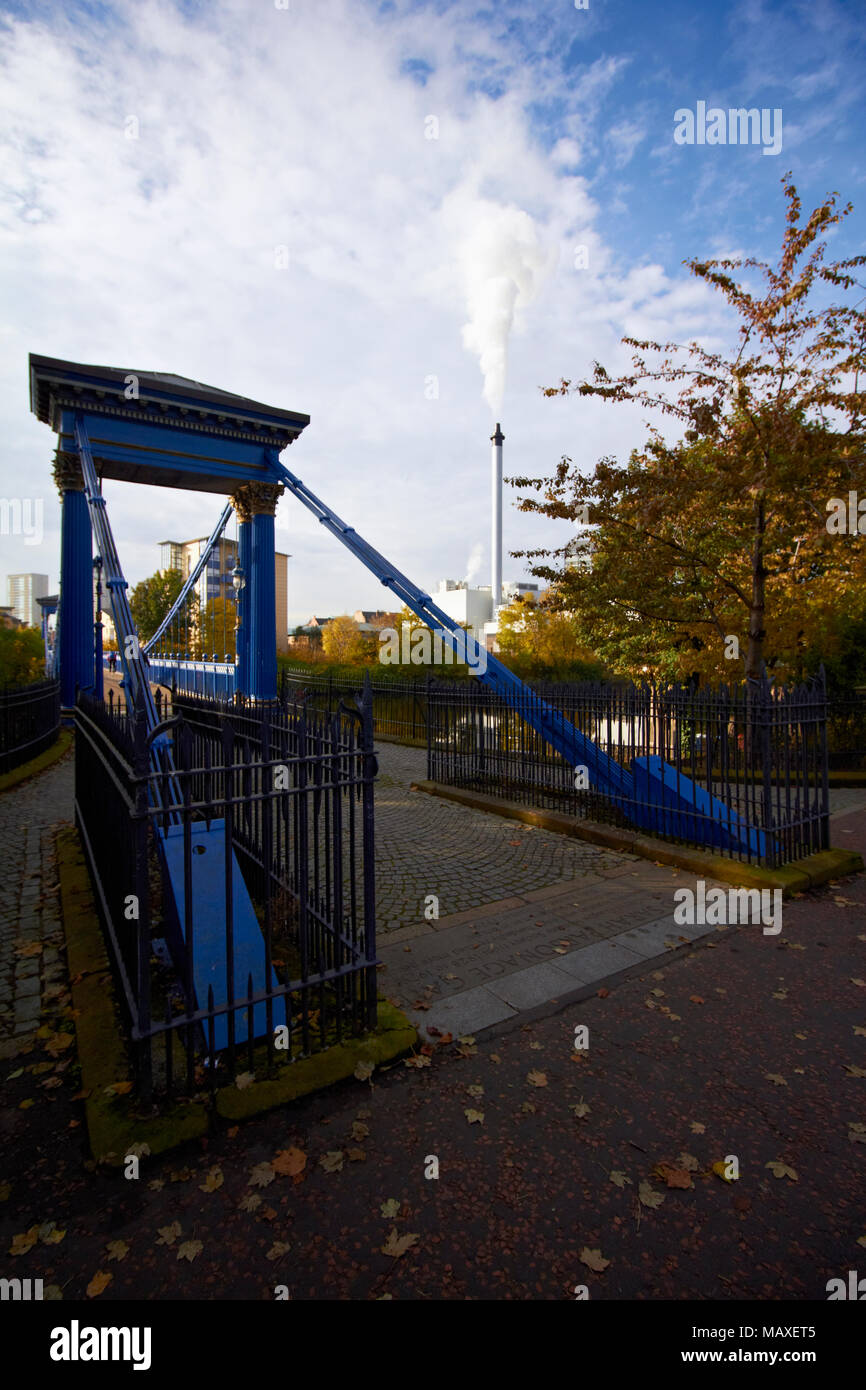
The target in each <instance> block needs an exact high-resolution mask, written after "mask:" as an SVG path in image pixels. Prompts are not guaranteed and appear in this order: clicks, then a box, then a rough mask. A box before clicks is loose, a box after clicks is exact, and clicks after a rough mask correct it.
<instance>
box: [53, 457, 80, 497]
mask: <svg viewBox="0 0 866 1390" xmlns="http://www.w3.org/2000/svg"><path fill="white" fill-rule="evenodd" d="M51 471H52V475H53V477H54V482H55V484H56V486H57V491H58V492H59V493H60V495H61V497H62V496H63V494H64V492H83V491H84V477H83V475H82V472H81V460H80V459H79V457H78V455H77V454H67V453H64V452H63V450H62V449H56V450H55V452H54V467H53V468H52V470H51Z"/></svg>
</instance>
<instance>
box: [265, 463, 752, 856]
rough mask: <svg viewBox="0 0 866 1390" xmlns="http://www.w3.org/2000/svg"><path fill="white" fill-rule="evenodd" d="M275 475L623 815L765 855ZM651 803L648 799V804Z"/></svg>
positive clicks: (730, 822) (726, 817)
mask: <svg viewBox="0 0 866 1390" xmlns="http://www.w3.org/2000/svg"><path fill="white" fill-rule="evenodd" d="M276 467H277V468H278V470H279V473H280V477H281V479H282V481H283V483H284V484H285V486H286V487H287V488H288V490H289V491H290V492H291V493H292V495H293V496H294V497H296V498H297V499H298V501H299V502H302V503H303V504H304V506H305V507H306V508H307V509H308V511H310V512H312V513H313V515H314V516H316V517H318V519H319V521H320V522H321V524H322V525H323V526H324V527H325V529H326V530H327V531H330V533H331V535H332V536H335V537H336V539H337V540H338V541H339V542H340V543H341V545H344V546H345V547H346V549H347V550H350V551H351V552H352V554H353V555H354V556H356V558H357V559H359V560H360V561H361V564H362V565H365V566H366V568H367V569H368V570H370V571H371V572H372V573H373V574H375V575H376V576H377V578H378V579H379V580H381V582H382V583H383V584H384V585H385V586H386V588H388V589H390V590H391V592H392V593H393V594H395V595H396V596H397V598H399V599H400V600H401V602H402V603H404V604H405V605H406V607H407V608H409V609H410V610H411V611H412V612H413V613H415V614H416V616H417V617H419V618H420V619H421V621H422V622H424V623H426V624H427V625H428V626H429V627H430V628H432V629H433V630H434V631H438V632H439V634H440V635H441V637H442V638H443V640H444V641H446V642H448V643H449V645H450V646H451V647H452V648H453V650H454V651H455V653H456V654H457V655H458V656H459V657H461V658H462V659H464V660H466V661H467V664H468V665H469V668H470V670H473V671H474V674H475V676H476V677H477V679H478V680H480V681H482V682H483V683H484V684H485V685H488V686H490V687H491V688H492V689H493V690H495V691H496V692H497V694H499V695H500V696H501V697H502V698H503V699H504V700H505V701H506V702H507V703H508V704H509V705H511V706H512V708H514V709H516V710H517V711H518V713H520V714H521V715H522V716H523V718H524V719H525V720H526V722H527V723H528V724H530V725H531V726H532V728H534V729H536V730H537V731H538V733H540V734H541V736H542V738H543V739H544V740H545V741H546V742H547V743H549V744H550V745H551V747H552V748H554V749H555V750H556V752H557V753H559V754H561V756H562V757H563V758H564V759H565V761H566V762H567V763H568V764H569V765H570V766H572V767H575V768H576V767H579V766H583V767H585V768H586V769H587V777H588V779H589V781H590V783H591V785H592V786H593V787H595V788H596V789H597V790H598V791H600V792H602V793H603V794H604V795H606V796H608V797H609V798H610V800H611V801H612V803H613V804H614V805H615V806H616V807H617V808H618V809H619V810H620V811H621V812H622V814H623V815H624V816H625V817H626V818H627V819H628V820H630V821H631V822H632V824H633V825H637V826H639V827H640V828H641V829H642V830H649V831H652V832H654V833H662V834H667V835H675V836H682V837H684V838H689V839H698V840H701V841H703V843H705V844H707V845H711V846H713V847H715V848H719V849H733V850H739V851H742V850H746V851H748V852H749V853H751V854H752V855H760V856H763V855H764V854H765V852H766V847H767V844H766V837H765V835H764V832H763V831H762V830H758V829H757V828H755V827H753V826H749V825H748V824H746V822H745V821H743V820H742V819H741V817H740V816H739V815H738V814H737V813H736V812H735V811H733V810H732V809H731V808H730V807H729V806H726V805H725V803H724V802H723V801H721V800H720V799H719V797H716V796H713V795H712V794H711V793H710V792H708V791H706V790H705V789H704V788H703V787H699V786H697V785H696V784H695V783H694V782H692V781H691V780H690V779H689V778H687V777H683V776H682V775H681V774H680V773H678V772H677V770H676V768H674V767H671V765H670V764H669V763H665V762H663V761H662V759H661V758H658V757H645V758H635V759H634V761H633V762H632V767H631V771H630V772H629V771H627V770H626V769H625V768H623V767H621V766H620V764H619V763H617V762H616V761H615V760H614V759H613V758H611V757H609V756H608V755H607V754H606V753H605V752H603V751H602V749H600V748H598V747H597V746H596V744H594V743H593V742H592V741H591V740H590V739H588V738H587V737H586V735H585V734H582V733H581V732H580V730H579V729H576V728H575V727H574V725H573V724H572V723H571V722H570V720H568V719H566V717H565V715H563V714H562V713H560V711H559V710H557V709H554V707H553V706H552V705H549V704H547V703H546V702H545V701H544V700H542V699H541V697H540V696H538V695H536V694H535V692H534V691H532V690H530V688H529V687H528V686H527V685H524V683H523V681H521V680H518V678H517V676H515V675H514V673H513V672H512V671H509V670H508V667H507V666H504V665H503V664H502V662H501V661H497V659H496V657H495V656H493V655H491V654H488V653H486V652H485V653H483V659H482V653H481V649H480V647H479V646H478V643H477V642H476V641H475V640H474V639H473V638H470V637H468V636H467V634H466V633H465V632H464V631H463V629H462V628H461V627H460V626H459V624H458V623H456V622H455V621H454V619H453V618H450V617H449V616H448V614H447V613H445V612H443V610H442V609H441V608H439V607H438V605H437V604H435V603H433V601H432V600H431V598H430V595H429V594H425V593H424V591H423V590H422V589H420V588H419V587H418V586H417V584H413V583H412V581H411V579H408V578H407V577H406V575H405V574H401V573H400V571H399V570H398V569H396V568H395V567H394V566H393V565H392V564H390V563H389V562H388V561H387V560H386V559H385V557H384V555H381V554H380V553H379V551H378V550H375V549H374V548H373V546H371V545H370V544H369V542H367V541H365V540H364V539H363V537H362V536H359V535H358V533H357V531H355V529H354V527H352V526H348V525H347V524H346V522H345V521H341V519H340V518H339V517H338V516H337V514H336V513H335V512H333V511H332V510H331V508H330V507H328V506H327V505H326V504H325V503H324V502H323V501H322V500H321V499H320V498H318V497H317V496H316V495H315V493H313V492H311V491H310V489H309V488H308V487H305V486H304V484H303V483H302V482H301V480H300V478H296V477H295V475H294V474H293V473H290V472H289V470H288V469H287V468H286V467H284V465H283V464H281V463H277V464H276ZM647 803H648V804H647Z"/></svg>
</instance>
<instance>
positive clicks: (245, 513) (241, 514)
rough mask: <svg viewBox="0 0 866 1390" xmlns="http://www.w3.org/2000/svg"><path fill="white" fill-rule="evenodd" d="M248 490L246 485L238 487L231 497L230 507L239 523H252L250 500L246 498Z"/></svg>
mask: <svg viewBox="0 0 866 1390" xmlns="http://www.w3.org/2000/svg"><path fill="white" fill-rule="evenodd" d="M248 489H249V484H248V483H244V484H241V486H240V487H236V488H235V490H234V492H233V493H232V495H231V503H232V506H233V507H234V509H235V512H236V514H237V518H238V521H241V522H247V521H252V519H253V514H252V511H251V510H250V499H249V496H248Z"/></svg>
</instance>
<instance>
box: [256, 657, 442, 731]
mask: <svg viewBox="0 0 866 1390" xmlns="http://www.w3.org/2000/svg"><path fill="white" fill-rule="evenodd" d="M363 681H364V676H363V674H361V673H359V675H358V678H357V680H354V681H353V680H351V679H349V678H340V679H338V678H336V677H334V676H332V675H321V674H318V673H316V672H315V671H312V672H309V673H308V672H306V671H304V672H295V671H285V670H284V671H283V673H282V675H281V679H280V697H281V699H286V698H290V699H292V700H300V701H302V702H304V703H306V704H307V705H309V706H310V707H312V708H315V709H324V710H328V711H329V712H330V711H333V710H335V709H336V708H337V707H338V705H339V704H340V702H341V701H342V700H352V699H354V697H355V696H356V695H357V693H358V692H359V691H360V689H361V686H362V684H363ZM427 684H428V682H426V681H423V680H422V681H397V680H380V681H371V682H370V684H369V689H370V692H371V695H372V699H373V732H374V734H375V735H376V736H377V737H378V738H385V739H393V740H395V741H396V742H398V743H407V744H413V745H415V747H417V748H425V747H426V746H427Z"/></svg>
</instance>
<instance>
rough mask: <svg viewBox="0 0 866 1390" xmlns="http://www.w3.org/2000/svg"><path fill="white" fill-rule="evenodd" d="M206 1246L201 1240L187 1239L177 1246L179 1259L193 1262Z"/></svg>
mask: <svg viewBox="0 0 866 1390" xmlns="http://www.w3.org/2000/svg"><path fill="white" fill-rule="evenodd" d="M203 1249H204V1246H203V1245H202V1243H201V1241H200V1240H185V1241H184V1243H183V1245H179V1246H178V1247H177V1258H178V1259H179V1260H189V1263H190V1264H192V1262H193V1260H194V1259H195V1258H196V1256H197V1255H200V1254H201V1252H202V1250H203Z"/></svg>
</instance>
